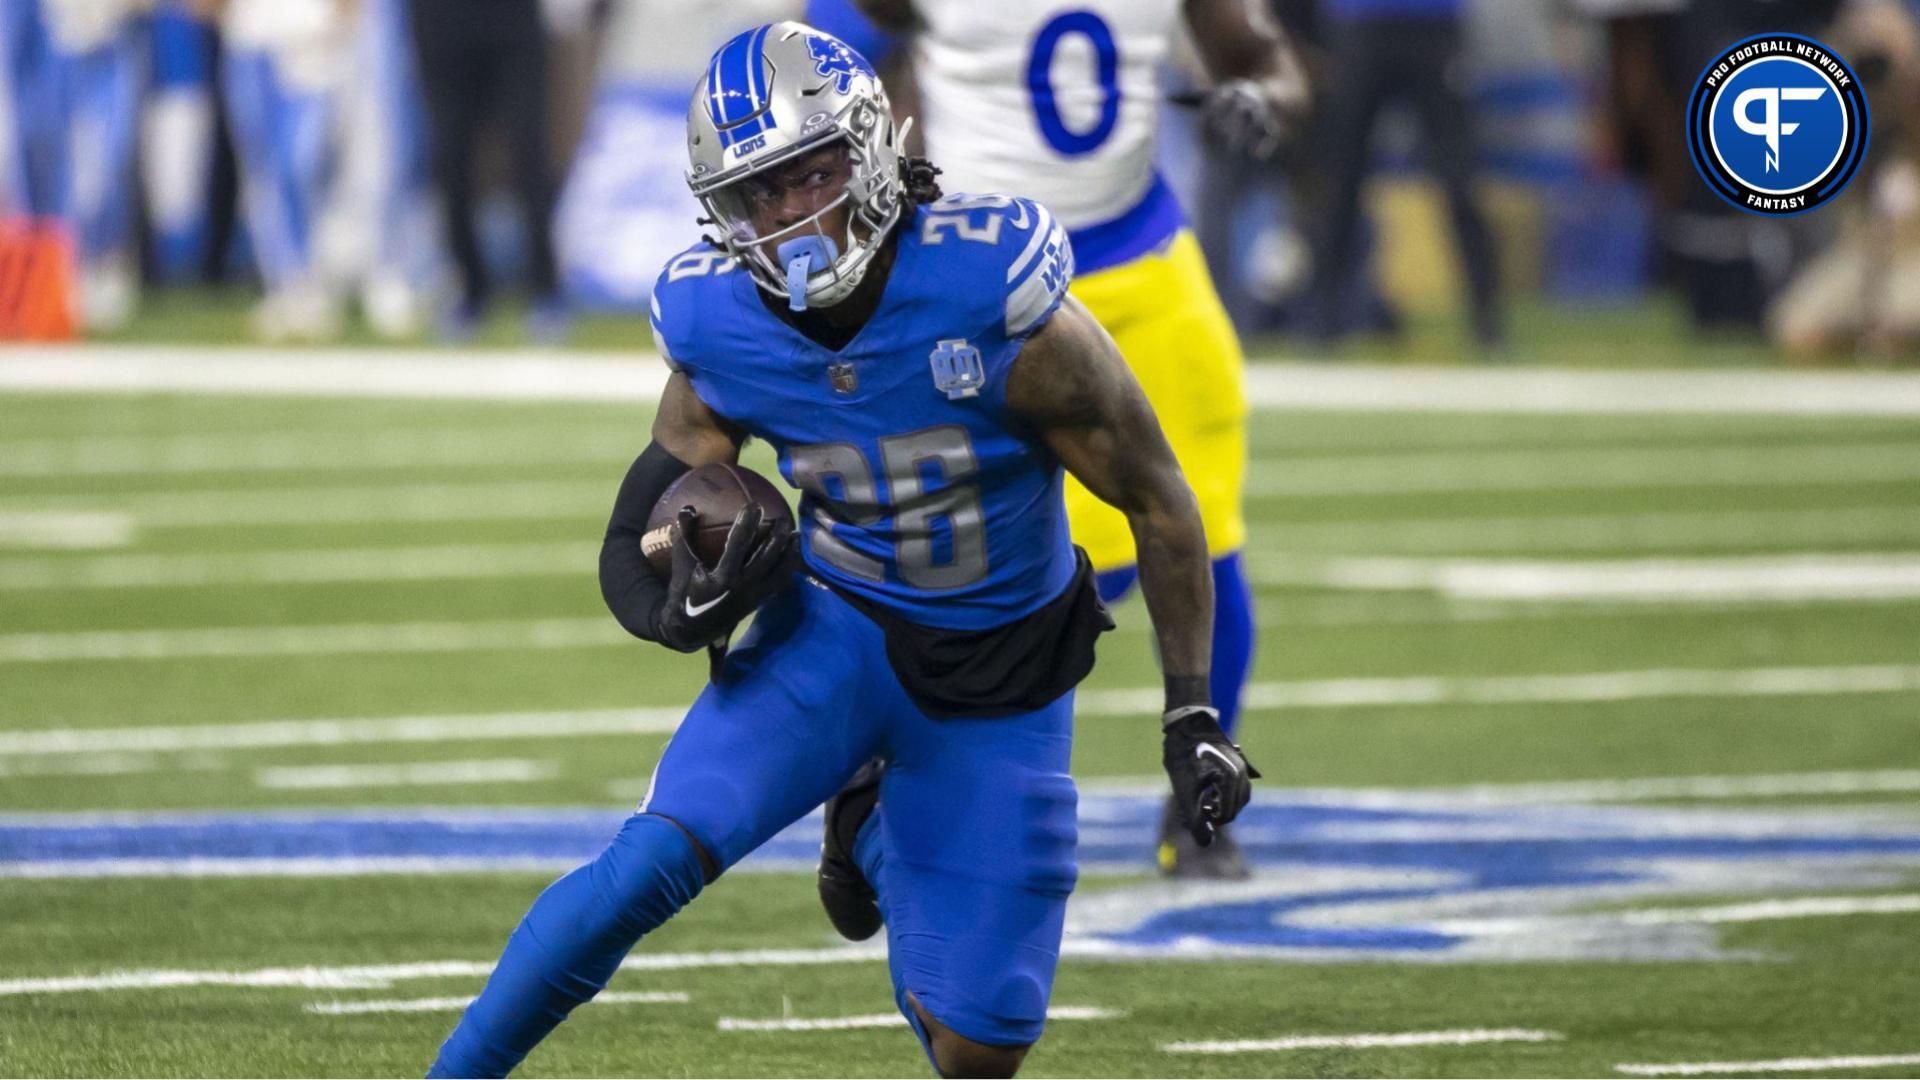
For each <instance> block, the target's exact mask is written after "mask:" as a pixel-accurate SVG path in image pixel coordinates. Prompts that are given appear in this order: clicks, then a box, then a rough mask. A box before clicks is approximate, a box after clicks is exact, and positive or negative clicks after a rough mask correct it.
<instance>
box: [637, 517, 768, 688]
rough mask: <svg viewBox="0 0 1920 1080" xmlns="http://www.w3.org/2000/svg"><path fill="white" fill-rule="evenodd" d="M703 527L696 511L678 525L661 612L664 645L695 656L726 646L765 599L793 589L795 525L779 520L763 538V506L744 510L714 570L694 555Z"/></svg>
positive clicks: (732, 529)
mask: <svg viewBox="0 0 1920 1080" xmlns="http://www.w3.org/2000/svg"><path fill="white" fill-rule="evenodd" d="M697 524H698V520H697V517H696V515H695V514H694V512H693V510H692V509H685V510H682V511H680V519H679V520H678V521H676V522H675V523H674V525H673V578H672V580H671V581H669V582H668V584H667V602H666V606H665V607H663V608H662V609H661V611H660V628H659V629H660V643H661V644H662V645H665V646H666V647H668V648H670V649H675V650H678V651H680V652H689V653H690V652H693V651H695V650H697V649H700V648H703V647H705V646H707V645H711V644H713V643H714V642H716V641H724V640H725V639H726V638H727V636H728V635H730V634H732V633H733V628H734V627H736V626H738V625H740V620H742V619H744V618H746V617H747V616H749V615H751V614H753V612H754V609H756V608H758V607H759V606H760V605H761V604H762V603H763V602H765V600H766V599H767V598H768V597H769V596H772V595H773V594H774V593H776V592H779V591H780V590H781V588H782V587H784V586H785V585H786V584H787V581H788V577H789V574H788V572H789V571H790V570H791V569H792V567H791V565H790V564H789V563H788V561H787V555H788V553H789V552H791V551H792V549H793V525H792V524H791V523H789V522H786V521H776V522H774V523H773V528H772V529H771V530H770V531H769V532H768V533H767V535H766V537H765V538H764V539H763V538H760V537H759V532H760V507H759V506H757V505H754V504H749V505H747V506H746V507H744V508H742V509H741V511H740V513H739V514H738V515H736V516H735V517H734V519H733V525H732V527H731V528H729V529H728V530H727V546H726V547H725V548H724V549H723V550H722V551H721V553H720V559H719V561H718V562H716V563H715V564H714V565H713V567H712V568H711V569H709V568H708V567H707V566H706V565H704V564H703V563H701V561H700V557H699V556H698V555H695V554H694V553H693V545H692V544H690V543H689V542H688V541H687V534H688V533H690V532H691V531H692V530H693V529H694V528H695V526H696V525H697Z"/></svg>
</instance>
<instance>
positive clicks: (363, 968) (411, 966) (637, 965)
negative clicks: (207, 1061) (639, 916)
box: [0, 946, 887, 997]
mask: <svg viewBox="0 0 1920 1080" xmlns="http://www.w3.org/2000/svg"><path fill="white" fill-rule="evenodd" d="M886 957H887V952H886V948H885V947H884V946H857V947H856V946H847V947H840V948H827V949H738V950H732V951H723V952H695V953H634V954H633V955H631V956H628V957H627V958H626V960H625V961H623V962H622V963H621V965H620V969H621V970H622V971H687V970H692V969H696V968H731V967H751V968H758V967H809V966H812V965H815V964H856V963H867V962H871V961H875V960H885V959H886ZM492 972H493V961H492V960H485V961H474V960H441V961H430V962H426V963H408V964H363V965H355V966H349V967H299V968H255V969H252V970H238V971H221V970H211V971H208V970H199V971H195V970H178V969H159V970H155V969H135V970H123V971H107V972H101V973H98V974H93V975H63V976H56V977H52V978H28V979H0V997H16V996H19V995H22V994H75V993H92V992H96V991H102V990H162V989H175V988H182V987H199V986H286V987H299V988H303V989H309V990H383V989H386V988H387V987H389V986H392V985H393V984H394V983H396V982H406V981H409V980H413V979H447V978H472V977H475V976H481V975H488V974H491V973H492Z"/></svg>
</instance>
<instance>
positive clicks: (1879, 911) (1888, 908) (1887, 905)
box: [1617, 893, 1920, 926]
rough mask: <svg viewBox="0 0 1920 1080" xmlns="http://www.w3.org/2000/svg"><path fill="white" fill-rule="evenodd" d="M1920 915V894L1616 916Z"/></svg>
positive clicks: (1728, 919) (1647, 920) (1701, 919)
mask: <svg viewBox="0 0 1920 1080" xmlns="http://www.w3.org/2000/svg"><path fill="white" fill-rule="evenodd" d="M1915 912H1920V893H1906V894H1903V895H1895V896H1796V897H1790V898H1787V899H1782V900H1756V901H1754V902H1752V903H1746V904H1725V905H1722V906H1720V907H1704V908H1642V909H1640V910H1638V911H1623V912H1620V913H1619V914H1618V916H1617V917H1618V918H1619V920H1620V921H1621V922H1624V923H1631V924H1632V925H1634V926H1664V925H1670V924H1674V923H1743V922H1772V921H1774V920H1776V919H1817V918H1827V917H1831V916H1838V915H1911V914H1913V913H1915Z"/></svg>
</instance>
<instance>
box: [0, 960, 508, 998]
mask: <svg viewBox="0 0 1920 1080" xmlns="http://www.w3.org/2000/svg"><path fill="white" fill-rule="evenodd" d="M492 972H493V961H491V960H488V961H474V960H438V961H429V962H426V963H414V964H361V965H354V966H349V967H295V968H253V969H251V970H240V971H192V970H178V969H167V968H161V969H153V968H143V969H135V970H130V971H107V972H102V973H100V974H96V975H64V976H56V977H53V978H34V979H0V997H17V996H19V995H22V994H74V993H92V992H97V991H102V990H168V989H178V988H183V987H196V986H246V987H298V988H300V989H304V990H384V989H386V988H387V987H389V986H392V985H393V984H394V983H396V982H405V981H408V980H412V979H451V978H474V977H477V976H481V975H488V974H491V973H492Z"/></svg>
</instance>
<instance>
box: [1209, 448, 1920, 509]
mask: <svg viewBox="0 0 1920 1080" xmlns="http://www.w3.org/2000/svg"><path fill="white" fill-rule="evenodd" d="M1914 479H1920V446H1913V445H1907V444H1901V443H1888V442H1870V443H1829V444H1817V445H1812V446H1799V445H1794V444H1790V443H1789V444H1779V443H1771V444H1763V445H1756V446H1738V447H1733V446H1669V447H1615V446H1595V447H1534V448H1531V449H1527V450H1488V451H1480V452H1454V453H1446V452H1439V453H1436V452H1430V451H1429V452H1400V453H1394V454H1376V455H1367V456H1342V457H1335V456H1321V455H1316V456H1312V457H1301V456H1263V457H1256V458H1255V459H1254V460H1253V462H1252V467H1251V468H1250V469H1249V470H1248V478H1247V494H1248V496H1250V497H1252V498H1294V497H1319V496H1349V497H1350V496H1356V495H1421V494H1442V493H1449V492H1468V491H1567V490H1573V489H1588V490H1592V489H1645V488H1668V487H1769V488H1775V487H1782V486H1788V485H1795V484H1810V485H1830V484H1847V485H1857V484H1876V483H1889V482H1894V481H1904V480H1914Z"/></svg>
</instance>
